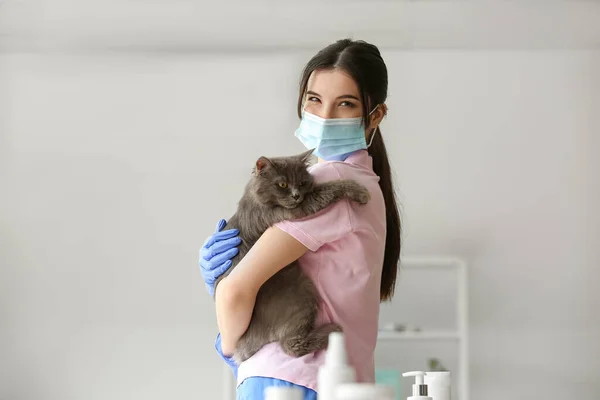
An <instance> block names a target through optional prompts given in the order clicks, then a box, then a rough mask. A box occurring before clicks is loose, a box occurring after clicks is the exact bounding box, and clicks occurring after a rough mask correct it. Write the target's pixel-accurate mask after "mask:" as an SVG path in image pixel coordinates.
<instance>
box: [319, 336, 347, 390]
mask: <svg viewBox="0 0 600 400" xmlns="http://www.w3.org/2000/svg"><path fill="white" fill-rule="evenodd" d="M355 380H356V373H355V372H354V368H352V367H351V366H349V365H348V361H347V356H346V343H345V340H344V334H343V333H341V332H332V333H330V334H329V344H328V346H327V353H326V354H325V364H323V365H322V366H321V367H320V368H319V375H318V382H317V389H318V393H319V400H335V391H336V387H337V386H338V385H340V384H342V383H350V382H354V381H355Z"/></svg>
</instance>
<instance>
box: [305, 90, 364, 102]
mask: <svg viewBox="0 0 600 400" xmlns="http://www.w3.org/2000/svg"><path fill="white" fill-rule="evenodd" d="M306 94H310V95H312V96H318V97H321V95H320V94H319V93H317V92H313V91H312V90H307V91H306ZM341 99H354V100H357V101H360V99H359V98H358V97H356V96H354V95H352V94H344V95H341V96H338V97H337V98H336V100H341Z"/></svg>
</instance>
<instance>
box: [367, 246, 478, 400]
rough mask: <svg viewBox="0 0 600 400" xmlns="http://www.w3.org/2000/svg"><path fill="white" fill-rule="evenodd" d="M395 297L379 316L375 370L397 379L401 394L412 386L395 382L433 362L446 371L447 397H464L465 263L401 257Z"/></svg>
mask: <svg viewBox="0 0 600 400" xmlns="http://www.w3.org/2000/svg"><path fill="white" fill-rule="evenodd" d="M397 283H398V285H397V288H396V293H395V296H394V298H393V300H392V301H391V302H388V303H385V304H382V306H381V310H380V314H379V324H380V325H379V326H380V330H379V332H378V335H377V349H376V351H375V353H376V354H375V368H376V370H378V371H379V372H380V374H382V376H386V377H388V378H389V379H392V380H395V379H400V383H399V386H400V392H401V393H400V396H398V398H401V399H402V398H406V396H408V395H410V389H411V386H410V385H409V384H407V383H406V382H404V380H402V379H401V378H400V373H402V372H405V371H409V370H425V371H427V370H430V369H429V368H430V366H431V365H432V364H431V363H432V362H434V361H435V362H436V363H437V362H439V363H440V364H439V365H438V367H435V368H443V369H445V370H448V371H450V373H451V381H452V382H451V385H452V398H453V399H455V400H468V399H469V343H468V342H469V335H468V326H469V323H468V285H467V265H466V263H465V262H464V261H463V260H462V259H460V258H457V257H452V256H443V255H442V256H438V255H427V256H413V257H410V256H407V257H404V258H403V259H402V262H401V265H400V270H399V275H398V282H397Z"/></svg>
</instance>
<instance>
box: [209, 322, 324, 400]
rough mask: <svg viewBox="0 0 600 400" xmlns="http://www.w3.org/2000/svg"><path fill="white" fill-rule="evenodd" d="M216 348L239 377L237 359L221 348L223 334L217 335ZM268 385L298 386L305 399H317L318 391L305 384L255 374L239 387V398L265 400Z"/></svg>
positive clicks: (241, 399) (234, 374) (243, 399)
mask: <svg viewBox="0 0 600 400" xmlns="http://www.w3.org/2000/svg"><path fill="white" fill-rule="evenodd" d="M215 349H216V350H217V353H219V356H221V358H222V359H223V361H225V362H226V363H227V365H229V367H230V368H231V371H232V372H233V376H235V379H237V372H238V365H237V364H236V362H235V360H234V359H233V358H231V357H226V356H224V355H223V350H222V349H221V334H220V333H219V334H218V335H217V340H216V342H215ZM268 386H292V387H297V388H299V389H300V390H302V398H303V399H304V400H317V393H316V392H315V391H314V390H312V389H309V388H307V387H304V386H300V385H295V384H293V383H291V382H288V381H282V380H281V379H275V378H265V377H262V376H253V377H250V378H246V379H244V382H242V383H241V384H240V385H239V386H238V388H237V400H263V399H264V398H265V397H264V396H265V395H264V393H265V388H266V387H268Z"/></svg>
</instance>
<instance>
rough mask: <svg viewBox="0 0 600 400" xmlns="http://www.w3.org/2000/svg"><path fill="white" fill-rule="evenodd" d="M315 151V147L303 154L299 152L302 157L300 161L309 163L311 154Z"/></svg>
mask: <svg viewBox="0 0 600 400" xmlns="http://www.w3.org/2000/svg"><path fill="white" fill-rule="evenodd" d="M313 151H315V149H310V150H308V151H305V152H304V153H302V154H299V155H298V157H299V158H300V161H302V162H304V163H307V162H308V161H309V159H310V156H312V153H313Z"/></svg>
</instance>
